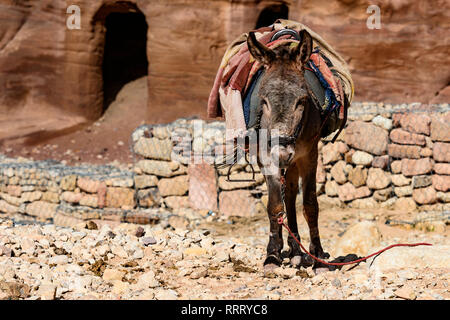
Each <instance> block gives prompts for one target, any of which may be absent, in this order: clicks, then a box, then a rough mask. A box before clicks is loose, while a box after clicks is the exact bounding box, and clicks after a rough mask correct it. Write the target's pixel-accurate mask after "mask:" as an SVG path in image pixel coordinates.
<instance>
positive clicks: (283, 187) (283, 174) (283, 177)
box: [278, 169, 432, 266]
mask: <svg viewBox="0 0 450 320" xmlns="http://www.w3.org/2000/svg"><path fill="white" fill-rule="evenodd" d="M280 183H281V198H282V200H283V206H285V202H284V193H285V190H286V170H284V169H283V170H282V171H281V176H280ZM285 215H286V212H285V211H282V212H280V213H279V214H278V224H280V225H282V226H283V227H284V228H285V229H286V230H287V232H288V233H289V234H290V235H291V237H292V238H294V240H295V242H297V244H298V245H299V246H300V248H301V249H302V250H303V251H304V252H306V254H307V255H308V256H310V257H311V258H313V259H314V260H316V261H317V262H320V263H322V264H324V265H327V266H345V265H349V264H355V263H359V262H362V261H366V260H367V259H369V258H371V257H373V256H376V255H379V254H381V253H383V252H384V251H387V250H389V249H392V248H395V247H417V246H432V244H431V243H425V242H420V243H397V244H392V245H390V246H388V247H386V248H384V249H381V250H379V251H377V252H374V253H372V254H370V255H368V256H366V257H363V258H360V259H357V260H353V261H348V262H327V261H324V260H322V259H319V258H317V257H316V256H314V255H312V254H311V253H309V251H308V250H306V248H305V247H304V246H303V245H302V243H301V242H300V240H299V239H297V237H296V236H295V235H294V233H292V231H291V229H290V228H289V227H288V226H287V225H286V223H285V222H284V218H285Z"/></svg>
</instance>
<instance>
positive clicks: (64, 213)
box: [0, 103, 450, 225]
mask: <svg viewBox="0 0 450 320" xmlns="http://www.w3.org/2000/svg"><path fill="white" fill-rule="evenodd" d="M449 123H450V109H449V106H448V104H445V105H421V104H411V105H406V104H405V105H388V104H382V103H378V104H375V103H354V104H353V105H352V107H351V108H350V110H349V121H348V124H347V126H346V128H345V129H344V131H343V132H342V133H341V135H340V136H339V138H338V139H337V141H336V142H335V143H333V144H332V143H330V142H329V140H330V139H329V138H327V139H324V140H323V141H321V142H320V143H319V150H320V155H319V165H318V170H317V179H316V180H317V181H316V182H317V193H318V198H319V203H320V205H321V206H322V207H324V206H336V207H351V208H396V209H401V210H406V211H410V210H415V209H419V210H449V209H450V204H449V202H450V192H449V189H450V125H449ZM224 135H225V125H224V123H223V122H219V121H215V122H209V123H207V122H205V121H203V120H198V119H179V120H177V121H175V122H172V123H170V124H167V125H144V126H141V127H139V128H137V129H136V130H135V131H134V133H133V135H132V139H131V141H132V146H131V147H132V148H133V151H134V154H135V163H134V167H129V168H117V167H113V166H91V165H85V166H79V167H68V166H64V165H63V164H60V163H56V162H53V161H44V162H33V161H27V160H17V159H7V158H3V159H2V161H1V162H0V213H8V214H16V213H19V214H26V215H30V216H34V217H37V218H39V219H41V220H46V219H53V220H54V221H56V223H58V224H62V225H67V224H74V223H78V222H80V221H83V220H100V219H103V220H111V221H129V222H137V223H152V222H154V221H155V220H156V219H158V214H159V213H161V212H165V213H166V214H176V215H178V216H186V215H191V216H192V215H196V214H197V216H199V215H200V216H203V217H205V216H208V215H211V214H213V213H215V212H219V214H221V215H227V216H229V215H240V216H252V215H257V214H263V212H264V211H265V207H266V204H267V188H266V185H265V183H264V179H263V176H262V174H261V173H260V171H259V169H258V168H255V171H256V174H255V179H254V180H252V181H248V180H250V179H251V178H252V173H251V170H250V169H251V168H250V166H248V165H243V164H241V165H236V166H234V167H233V168H232V170H231V175H230V179H231V180H241V181H239V182H231V181H228V179H227V173H228V169H219V170H216V169H215V168H214V167H213V166H211V165H209V164H208V163H207V162H208V160H209V159H210V158H208V157H204V158H203V159H202V158H201V157H200V156H199V155H208V154H210V153H211V150H212V149H213V148H214V146H217V145H222V144H223V142H224ZM242 180H244V181H242ZM246 180H247V181H246ZM298 199H299V205H301V195H300V196H299V197H298Z"/></svg>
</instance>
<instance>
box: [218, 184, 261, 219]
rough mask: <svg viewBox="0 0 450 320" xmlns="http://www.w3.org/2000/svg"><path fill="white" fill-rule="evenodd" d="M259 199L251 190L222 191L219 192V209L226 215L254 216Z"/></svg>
mask: <svg viewBox="0 0 450 320" xmlns="http://www.w3.org/2000/svg"><path fill="white" fill-rule="evenodd" d="M256 202H257V199H255V198H253V197H252V195H251V193H250V191H249V190H233V191H222V192H221V193H220V194H219V211H220V213H222V214H224V215H226V216H245V217H249V216H253V215H255V214H256Z"/></svg>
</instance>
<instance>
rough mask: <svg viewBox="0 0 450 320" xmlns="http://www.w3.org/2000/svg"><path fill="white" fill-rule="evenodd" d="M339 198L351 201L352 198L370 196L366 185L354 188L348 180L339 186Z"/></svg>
mask: <svg viewBox="0 0 450 320" xmlns="http://www.w3.org/2000/svg"><path fill="white" fill-rule="evenodd" d="M338 190H339V200H341V201H351V200H354V199H359V198H365V197H368V196H370V194H371V192H370V190H369V188H368V187H365V186H364V187H359V188H355V186H353V185H352V184H351V183H350V182H347V183H346V184H344V185H342V186H339V189H338Z"/></svg>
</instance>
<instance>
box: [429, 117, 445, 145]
mask: <svg viewBox="0 0 450 320" xmlns="http://www.w3.org/2000/svg"><path fill="white" fill-rule="evenodd" d="M431 119H432V120H431V139H433V140H434V141H443V142H450V113H447V114H446V115H433V116H432V117H431Z"/></svg>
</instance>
